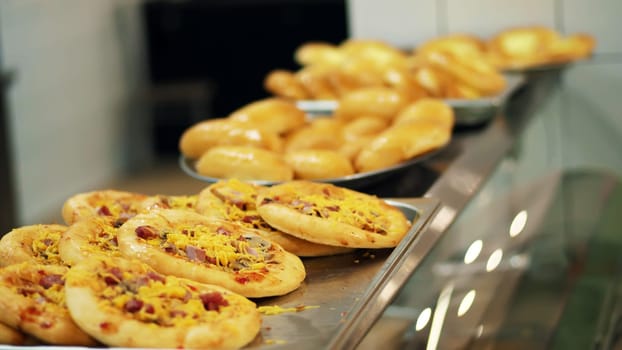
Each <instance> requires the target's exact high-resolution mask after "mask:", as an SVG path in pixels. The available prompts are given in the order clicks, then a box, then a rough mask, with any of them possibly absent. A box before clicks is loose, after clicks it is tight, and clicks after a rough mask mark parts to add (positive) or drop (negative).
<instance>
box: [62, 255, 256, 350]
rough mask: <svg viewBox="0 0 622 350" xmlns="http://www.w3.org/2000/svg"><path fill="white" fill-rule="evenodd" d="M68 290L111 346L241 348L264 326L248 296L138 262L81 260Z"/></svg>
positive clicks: (81, 315)
mask: <svg viewBox="0 0 622 350" xmlns="http://www.w3.org/2000/svg"><path fill="white" fill-rule="evenodd" d="M66 294H67V305H68V307H69V311H70V312H71V316H72V317H73V318H74V319H75V321H76V323H78V324H79V325H80V327H81V328H82V329H84V330H85V331H86V332H88V333H89V334H91V335H92V336H93V337H95V338H97V339H98V340H100V341H101V342H103V343H105V344H107V345H110V346H119V347H146V348H151V347H153V348H156V347H157V348H178V349H181V348H206V349H235V348H240V347H242V346H244V345H245V344H247V343H249V342H250V341H251V340H253V338H255V336H256V334H257V333H258V332H259V328H260V325H261V318H260V315H259V312H258V311H257V309H256V307H255V304H254V303H253V302H251V301H249V300H248V299H246V298H244V297H242V296H240V295H237V294H235V293H233V292H231V291H228V290H226V289H224V288H221V287H218V286H212V285H207V284H202V283H198V282H195V281H190V280H187V279H182V278H176V277H173V276H165V275H162V274H159V273H157V272H155V271H154V270H153V269H151V268H149V267H148V266H147V265H146V264H143V263H141V262H140V261H135V260H134V261H132V260H126V259H120V258H116V259H111V258H108V259H92V260H90V261H87V262H84V263H81V264H78V265H76V266H75V267H73V268H72V269H71V271H70V272H69V273H68V274H67V286H66Z"/></svg>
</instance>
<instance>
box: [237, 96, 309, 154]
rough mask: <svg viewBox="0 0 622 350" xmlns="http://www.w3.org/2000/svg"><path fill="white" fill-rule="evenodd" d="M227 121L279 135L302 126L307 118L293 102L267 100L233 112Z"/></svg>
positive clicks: (274, 99)
mask: <svg viewBox="0 0 622 350" xmlns="http://www.w3.org/2000/svg"><path fill="white" fill-rule="evenodd" d="M228 120H230V121H233V122H235V123H240V124H242V125H245V124H250V125H256V126H258V127H259V128H260V129H262V130H265V131H268V132H270V133H274V134H277V135H281V134H285V133H287V132H288V131H290V130H293V129H296V128H298V127H300V126H302V125H304V124H305V122H306V120H307V118H306V114H305V112H303V111H302V110H300V109H298V107H296V104H295V103H294V102H291V101H289V100H285V99H280V98H267V99H263V100H259V101H255V102H252V103H249V104H247V105H246V106H244V107H242V108H240V109H238V110H236V111H234V112H233V113H231V114H230V115H229V116H228ZM268 149H271V150H278V149H276V148H268Z"/></svg>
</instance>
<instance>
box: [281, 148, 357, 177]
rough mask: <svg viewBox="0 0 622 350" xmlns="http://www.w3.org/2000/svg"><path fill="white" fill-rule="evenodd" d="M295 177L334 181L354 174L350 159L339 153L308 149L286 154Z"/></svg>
mask: <svg viewBox="0 0 622 350" xmlns="http://www.w3.org/2000/svg"><path fill="white" fill-rule="evenodd" d="M285 162H287V164H289V165H290V166H291V167H292V169H294V177H295V178H297V179H304V180H319V179H334V178H340V177H344V176H349V175H352V174H354V167H353V166H352V163H351V162H350V159H348V157H346V156H345V155H343V154H342V153H339V152H338V151H333V150H327V149H306V150H299V151H291V152H288V153H287V154H285Z"/></svg>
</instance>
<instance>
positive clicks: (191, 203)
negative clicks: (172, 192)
mask: <svg viewBox="0 0 622 350" xmlns="http://www.w3.org/2000/svg"><path fill="white" fill-rule="evenodd" d="M197 199H198V196H196V195H191V196H166V195H155V196H150V197H148V198H146V199H145V200H144V201H143V202H142V206H141V207H142V211H149V210H153V209H184V210H191V211H194V210H195V207H196V205H197Z"/></svg>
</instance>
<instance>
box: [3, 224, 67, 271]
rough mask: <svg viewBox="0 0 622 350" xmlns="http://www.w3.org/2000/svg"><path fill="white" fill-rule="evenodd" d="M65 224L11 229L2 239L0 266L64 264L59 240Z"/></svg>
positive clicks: (65, 228)
mask: <svg viewBox="0 0 622 350" xmlns="http://www.w3.org/2000/svg"><path fill="white" fill-rule="evenodd" d="M67 229H68V227H67V226H64V225H55V224H52V225H28V226H23V227H19V228H16V229H13V230H11V232H9V233H7V234H6V235H4V236H3V237H2V239H0V266H7V265H11V264H17V263H20V262H30V263H33V264H62V261H61V258H60V255H59V252H58V241H59V240H60V237H61V235H62V234H63V232H65V231H66V230H67Z"/></svg>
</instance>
